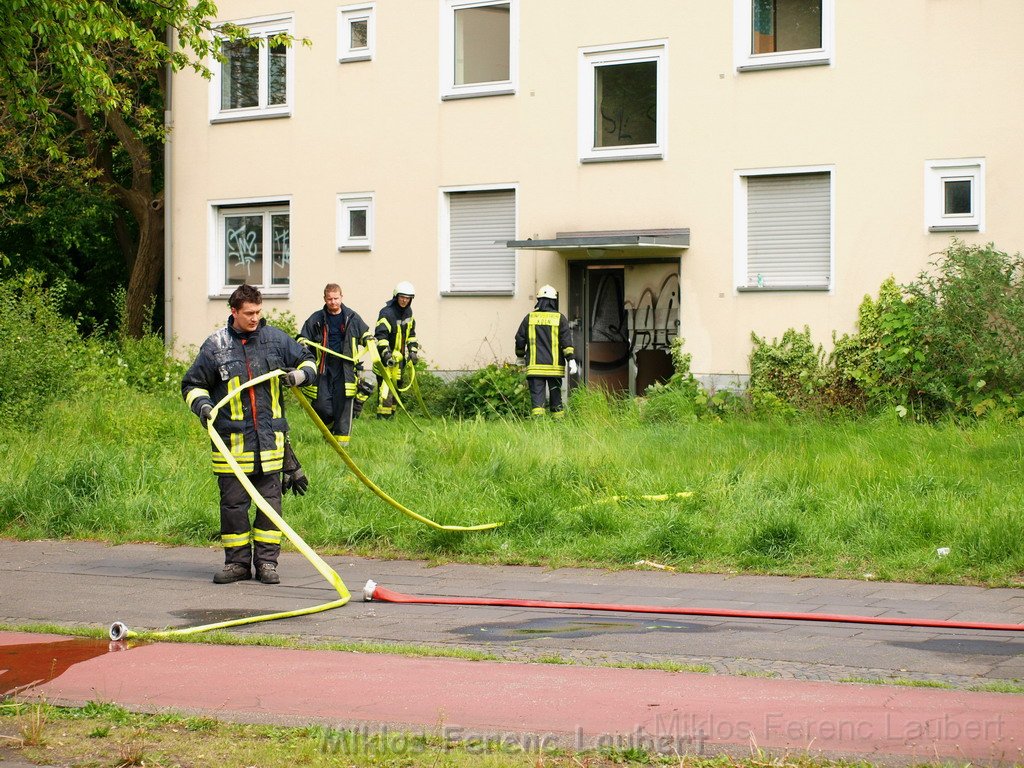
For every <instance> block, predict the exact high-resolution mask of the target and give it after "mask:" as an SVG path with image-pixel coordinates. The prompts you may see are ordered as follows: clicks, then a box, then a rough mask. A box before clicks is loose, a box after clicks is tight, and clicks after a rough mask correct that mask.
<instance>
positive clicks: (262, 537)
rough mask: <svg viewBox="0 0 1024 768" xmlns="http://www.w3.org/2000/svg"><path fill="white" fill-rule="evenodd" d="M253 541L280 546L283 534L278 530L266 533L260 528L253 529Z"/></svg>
mask: <svg viewBox="0 0 1024 768" xmlns="http://www.w3.org/2000/svg"><path fill="white" fill-rule="evenodd" d="M252 539H253V541H258V542H261V543H263V544H280V543H281V532H280V531H279V530H277V529H274V530H271V531H265V530H262V529H260V528H253V529H252Z"/></svg>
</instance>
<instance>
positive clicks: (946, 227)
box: [928, 224, 981, 232]
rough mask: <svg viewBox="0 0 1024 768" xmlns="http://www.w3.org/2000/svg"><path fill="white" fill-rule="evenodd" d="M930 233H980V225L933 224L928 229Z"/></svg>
mask: <svg viewBox="0 0 1024 768" xmlns="http://www.w3.org/2000/svg"><path fill="white" fill-rule="evenodd" d="M928 231H929V232H980V231H981V226H980V225H978V224H933V225H931V226H929V227H928Z"/></svg>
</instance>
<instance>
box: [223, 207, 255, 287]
mask: <svg viewBox="0 0 1024 768" xmlns="http://www.w3.org/2000/svg"><path fill="white" fill-rule="evenodd" d="M262 282H263V217H262V216H260V215H259V214H256V215H252V216H225V217H224V284H225V285H241V284H242V283H250V284H253V285H259V284H260V283H262Z"/></svg>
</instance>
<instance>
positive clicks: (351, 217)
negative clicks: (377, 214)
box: [348, 208, 366, 237]
mask: <svg viewBox="0 0 1024 768" xmlns="http://www.w3.org/2000/svg"><path fill="white" fill-rule="evenodd" d="M348 236H349V237H366V209H365V208H350V209H349V212H348Z"/></svg>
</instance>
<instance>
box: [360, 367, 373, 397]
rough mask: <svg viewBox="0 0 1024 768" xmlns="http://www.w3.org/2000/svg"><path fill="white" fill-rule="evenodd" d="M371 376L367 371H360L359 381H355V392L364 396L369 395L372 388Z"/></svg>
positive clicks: (371, 392)
mask: <svg viewBox="0 0 1024 768" xmlns="http://www.w3.org/2000/svg"><path fill="white" fill-rule="evenodd" d="M374 386H375V385H374V383H373V376H371V375H370V374H368V373H360V375H359V381H358V382H356V392H357V393H358V394H360V395H363V396H364V397H369V396H370V395H372V394H373V390H374Z"/></svg>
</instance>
